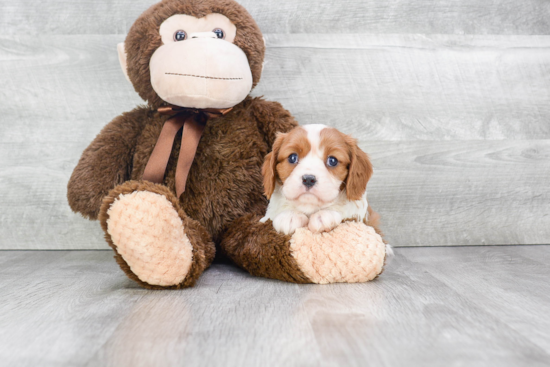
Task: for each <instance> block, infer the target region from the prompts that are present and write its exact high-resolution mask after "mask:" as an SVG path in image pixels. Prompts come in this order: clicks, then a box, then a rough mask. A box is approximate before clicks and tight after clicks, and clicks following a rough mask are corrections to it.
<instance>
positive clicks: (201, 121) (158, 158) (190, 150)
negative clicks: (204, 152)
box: [143, 106, 232, 198]
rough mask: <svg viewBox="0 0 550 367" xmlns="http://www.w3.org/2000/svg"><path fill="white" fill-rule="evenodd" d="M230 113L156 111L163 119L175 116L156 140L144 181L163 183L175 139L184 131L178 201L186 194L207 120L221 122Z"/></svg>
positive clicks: (215, 110) (179, 170)
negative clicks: (186, 187) (220, 119)
mask: <svg viewBox="0 0 550 367" xmlns="http://www.w3.org/2000/svg"><path fill="white" fill-rule="evenodd" d="M231 110H232V108H227V109H215V108H206V109H195V108H184V107H178V106H167V107H160V108H159V109H158V110H157V111H158V112H159V113H160V114H161V115H172V117H170V118H169V119H168V120H166V122H165V123H164V126H163V127H162V131H161V132H160V136H159V138H158V140H157V143H156V145H155V148H154V149H153V153H152V154H151V157H150V158H149V161H148V162H147V166H145V171H144V172H143V179H144V180H147V181H151V182H154V183H162V182H163V181H164V174H165V173H166V165H167V164H168V160H169V159H170V154H171V153H172V147H173V145H174V139H175V138H176V134H177V133H178V131H180V129H181V128H182V127H183V132H182V134H181V148H180V153H179V156H178V164H177V166H176V194H177V195H178V198H179V197H180V195H181V194H183V192H184V191H185V184H186V182H187V176H188V175H189V169H191V164H193V159H194V158H195V153H196V152H197V146H198V145H199V141H200V140H201V136H202V133H203V131H204V128H205V126H206V123H207V122H208V120H210V119H212V118H218V117H221V116H223V115H225V114H226V113H228V112H229V111H231Z"/></svg>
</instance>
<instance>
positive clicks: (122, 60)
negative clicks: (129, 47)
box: [116, 42, 131, 83]
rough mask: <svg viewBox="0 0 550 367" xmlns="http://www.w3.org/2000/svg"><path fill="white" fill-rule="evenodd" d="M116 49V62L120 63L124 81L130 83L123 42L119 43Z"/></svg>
mask: <svg viewBox="0 0 550 367" xmlns="http://www.w3.org/2000/svg"><path fill="white" fill-rule="evenodd" d="M116 48H117V51H118V61H119V62H120V67H121V68H122V72H123V73H124V76H125V77H126V80H128V81H129V82H130V77H129V76H128V62H127V61H126V49H125V48H124V42H121V43H119V44H118V45H117V46H116ZM130 83H131V82H130Z"/></svg>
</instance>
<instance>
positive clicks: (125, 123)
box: [67, 108, 149, 220]
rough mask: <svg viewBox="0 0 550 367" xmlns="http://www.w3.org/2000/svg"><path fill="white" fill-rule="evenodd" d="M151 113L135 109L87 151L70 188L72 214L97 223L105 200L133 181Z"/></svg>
mask: <svg viewBox="0 0 550 367" xmlns="http://www.w3.org/2000/svg"><path fill="white" fill-rule="evenodd" d="M148 111H149V110H147V109H145V108H136V109H134V110H132V111H131V112H127V113H124V114H122V115H121V116H118V117H117V118H115V119H114V120H113V121H112V122H110V123H109V124H107V125H106V126H105V127H104V128H103V130H101V132H100V133H99V135H98V136H97V137H96V138H95V139H94V141H93V142H92V143H91V144H90V145H89V146H88V148H86V149H85V150H84V152H83V153H82V156H81V157H80V161H79V162H78V164H77V166H76V167H75V169H74V171H73V174H72V175H71V178H70V180H69V183H68V185H67V199H68V201H69V206H70V207H71V209H72V210H73V211H75V212H79V213H81V214H82V215H83V216H84V217H86V218H88V219H93V220H95V219H97V216H98V213H99V209H100V207H101V202H102V200H103V198H104V197H105V196H107V194H108V193H109V191H110V190H111V189H113V188H114V187H115V186H117V185H120V184H121V183H123V182H125V181H127V180H129V179H130V173H131V166H132V159H133V154H134V148H135V146H136V142H137V139H138V137H139V136H140V134H141V131H142V129H143V125H144V124H145V121H146V120H147V113H148Z"/></svg>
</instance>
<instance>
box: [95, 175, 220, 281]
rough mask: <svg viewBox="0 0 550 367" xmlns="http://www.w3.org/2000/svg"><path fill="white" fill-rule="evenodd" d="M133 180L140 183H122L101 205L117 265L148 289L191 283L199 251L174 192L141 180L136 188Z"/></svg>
mask: <svg viewBox="0 0 550 367" xmlns="http://www.w3.org/2000/svg"><path fill="white" fill-rule="evenodd" d="M136 185H138V186H140V184H139V183H136V182H134V183H133V184H131V183H130V184H128V183H126V184H124V185H121V186H122V187H119V188H118V190H117V189H115V190H113V191H115V192H111V193H110V194H109V196H108V197H107V198H106V199H105V200H104V205H103V206H102V215H101V219H102V225H103V227H104V230H105V236H106V237H107V241H108V242H109V244H110V245H111V247H113V249H114V250H115V251H116V253H117V261H118V262H119V265H121V267H122V269H123V270H124V271H125V272H126V273H127V275H128V276H129V277H130V278H132V279H134V280H137V281H138V282H140V283H141V284H142V285H144V286H146V287H147V288H166V287H170V288H181V287H185V286H190V285H192V283H194V281H195V280H196V278H198V275H200V273H201V272H202V270H203V269H204V266H202V268H203V269H200V271H198V272H197V271H196V270H198V269H195V271H193V272H192V273H194V274H190V273H191V270H192V268H193V267H195V268H197V266H193V265H197V264H195V262H196V261H195V260H196V259H195V255H199V257H200V255H201V254H203V253H201V252H200V251H199V252H197V251H196V249H195V248H194V246H193V243H192V240H193V239H196V240H199V239H198V238H191V239H190V238H189V236H188V233H187V232H188V231H187V228H186V225H185V224H186V223H185V222H188V221H189V218H187V217H186V216H185V214H184V213H183V211H182V210H181V209H179V210H178V207H177V205H178V204H177V202H174V199H175V196H174V195H173V194H172V193H171V192H169V191H168V190H167V189H166V188H165V187H162V186H160V185H153V184H149V183H145V184H141V185H143V186H145V187H143V186H142V187H138V190H135V189H136V187H135V186H136ZM124 186H125V187H124ZM147 186H150V187H147ZM140 189H141V190H140ZM147 189H153V190H154V191H157V192H154V191H150V190H147ZM169 199H172V200H169ZM202 257H203V258H204V254H203V256H202ZM211 257H213V253H212V256H211ZM210 261H211V259H210ZM199 262H200V261H199ZM208 263H209V262H208ZM198 265H199V267H201V266H200V264H198ZM203 265H204V261H203ZM136 278H137V279H136ZM190 278H193V279H190Z"/></svg>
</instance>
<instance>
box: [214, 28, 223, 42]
mask: <svg viewBox="0 0 550 367" xmlns="http://www.w3.org/2000/svg"><path fill="white" fill-rule="evenodd" d="M212 32H214V33H216V37H218V38H219V39H224V38H225V32H224V31H223V29H221V28H216V29H214V30H213V31H212Z"/></svg>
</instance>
